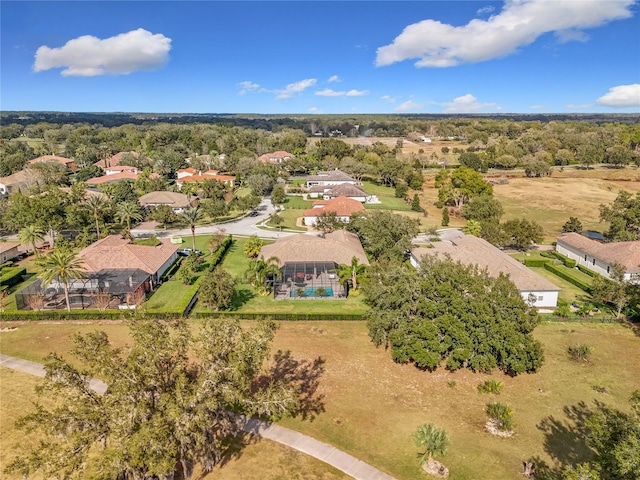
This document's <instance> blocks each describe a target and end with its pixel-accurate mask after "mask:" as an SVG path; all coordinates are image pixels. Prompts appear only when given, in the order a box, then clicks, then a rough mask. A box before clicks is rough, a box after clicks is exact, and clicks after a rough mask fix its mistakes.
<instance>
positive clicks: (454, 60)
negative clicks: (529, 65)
mask: <svg viewBox="0 0 640 480" xmlns="http://www.w3.org/2000/svg"><path fill="white" fill-rule="evenodd" d="M634 2H635V0H608V1H593V0H584V1H576V0H553V1H548V0H508V1H507V2H505V5H504V8H503V9H502V11H501V12H500V13H498V14H496V15H492V16H491V17H489V18H488V19H487V20H481V19H473V20H471V21H470V22H469V23H468V24H466V25H463V26H460V27H456V26H453V25H448V24H445V23H441V22H439V21H437V20H423V21H421V22H418V23H414V24H412V25H409V26H407V27H405V29H404V30H403V31H402V33H401V34H400V35H398V36H397V37H396V38H395V39H394V41H393V43H391V44H389V45H385V46H383V47H380V48H378V50H377V55H376V65H377V66H384V65H391V64H393V63H396V62H401V61H403V60H407V59H410V58H417V59H419V60H418V61H417V62H416V63H415V65H416V66H417V67H452V66H455V65H460V64H463V63H474V62H482V61H485V60H490V59H493V58H497V57H502V56H505V55H509V54H511V53H513V52H514V51H516V50H517V49H518V48H519V47H523V46H525V45H529V44H530V43H533V42H534V41H535V40H536V39H537V38H538V37H539V36H541V35H543V34H545V33H549V32H554V33H556V35H557V36H558V37H559V38H560V40H562V41H566V40H568V39H576V38H580V39H584V36H580V35H578V32H580V31H581V30H583V29H586V28H592V27H597V26H599V25H603V24H605V23H608V22H610V21H613V20H618V19H623V18H629V17H631V16H632V15H633V12H632V10H631V7H632V5H633V4H634Z"/></svg>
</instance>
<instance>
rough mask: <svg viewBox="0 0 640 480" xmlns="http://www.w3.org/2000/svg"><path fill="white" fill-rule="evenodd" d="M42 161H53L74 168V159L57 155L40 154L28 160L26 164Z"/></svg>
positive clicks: (73, 169) (72, 169) (70, 168)
mask: <svg viewBox="0 0 640 480" xmlns="http://www.w3.org/2000/svg"><path fill="white" fill-rule="evenodd" d="M42 162H55V163H59V164H60V165H62V166H64V167H66V168H68V169H69V170H71V171H75V170H76V168H77V167H76V163H75V160H73V159H71V158H66V157H59V156H58V155H42V156H40V157H38V158H34V159H33V160H29V162H28V164H29V165H33V164H34V163H42Z"/></svg>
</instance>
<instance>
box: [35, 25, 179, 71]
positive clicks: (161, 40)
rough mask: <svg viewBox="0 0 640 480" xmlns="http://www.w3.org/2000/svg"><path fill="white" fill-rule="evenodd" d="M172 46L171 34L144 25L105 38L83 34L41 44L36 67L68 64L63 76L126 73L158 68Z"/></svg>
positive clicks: (36, 58) (48, 67)
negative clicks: (59, 42)
mask: <svg viewBox="0 0 640 480" xmlns="http://www.w3.org/2000/svg"><path fill="white" fill-rule="evenodd" d="M169 50H171V39H170V38H168V37H165V36H164V35H162V34H161V33H156V34H153V33H151V32H148V31H147V30H144V29H142V28H139V29H137V30H132V31H130V32H126V33H121V34H119V35H116V36H113V37H109V38H105V39H103V40H102V39H99V38H97V37H94V36H93V35H83V36H81V37H78V38H74V39H72V40H69V41H68V42H67V43H65V44H64V46H62V47H59V48H50V47H47V46H46V45H43V46H41V47H40V48H38V50H37V51H36V57H35V63H34V64H33V69H34V70H35V71H36V72H42V71H44V70H50V69H52V68H61V67H65V68H64V70H62V72H61V74H62V75H63V76H74V75H75V76H82V77H92V76H96V75H106V74H109V75H126V74H129V73H132V72H135V71H138V70H147V71H148V70H156V69H157V68H159V67H161V66H162V65H164V64H165V63H166V62H167V60H168V59H169Z"/></svg>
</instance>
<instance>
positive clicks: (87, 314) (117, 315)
mask: <svg viewBox="0 0 640 480" xmlns="http://www.w3.org/2000/svg"><path fill="white" fill-rule="evenodd" d="M134 312H135V310H104V311H101V310H92V309H86V310H71V311H70V312H68V311H66V310H36V311H34V310H18V311H12V312H6V311H5V312H3V313H2V320H3V321H16V320H27V321H37V320H125V319H127V318H131V317H132V316H133V315H134ZM153 317H154V318H158V319H161V320H170V319H174V318H180V317H181V315H180V314H179V313H172V312H154V314H153Z"/></svg>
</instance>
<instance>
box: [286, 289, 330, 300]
mask: <svg viewBox="0 0 640 480" xmlns="http://www.w3.org/2000/svg"><path fill="white" fill-rule="evenodd" d="M317 289H318V287H305V288H304V296H305V297H318V295H316V290H317ZM290 295H291V297H292V298H298V297H299V295H298V289H297V288H294V289H292V290H291V293H290ZM322 297H333V288H331V287H326V288H325V289H324V295H323V296H322Z"/></svg>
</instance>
